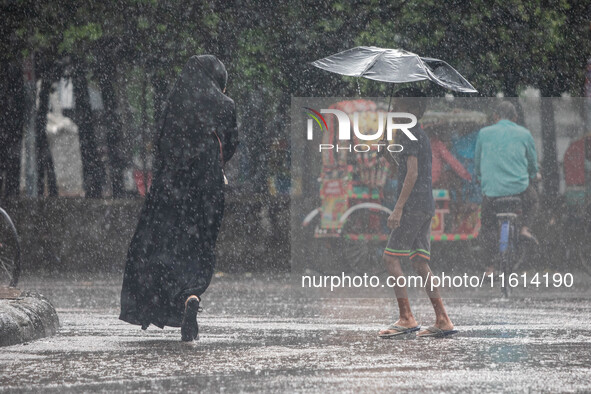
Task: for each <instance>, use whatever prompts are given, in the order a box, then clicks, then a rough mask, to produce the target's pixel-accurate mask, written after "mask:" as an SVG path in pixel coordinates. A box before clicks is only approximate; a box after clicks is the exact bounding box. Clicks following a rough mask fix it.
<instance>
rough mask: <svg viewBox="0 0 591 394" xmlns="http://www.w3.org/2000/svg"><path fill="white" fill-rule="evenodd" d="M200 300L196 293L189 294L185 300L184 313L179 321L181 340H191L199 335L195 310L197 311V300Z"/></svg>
mask: <svg viewBox="0 0 591 394" xmlns="http://www.w3.org/2000/svg"><path fill="white" fill-rule="evenodd" d="M200 301H201V300H200V299H199V297H197V296H196V295H191V296H189V297H188V298H187V300H186V301H185V313H184V314H183V322H182V323H181V340H182V341H183V342H191V341H192V340H194V339H197V338H198V337H199V326H198V325H197V312H199V302H200Z"/></svg>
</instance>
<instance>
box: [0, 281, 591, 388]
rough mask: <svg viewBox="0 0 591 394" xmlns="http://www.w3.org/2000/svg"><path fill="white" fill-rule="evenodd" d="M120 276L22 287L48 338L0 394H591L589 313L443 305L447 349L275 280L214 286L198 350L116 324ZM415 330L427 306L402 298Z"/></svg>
mask: <svg viewBox="0 0 591 394" xmlns="http://www.w3.org/2000/svg"><path fill="white" fill-rule="evenodd" d="M119 285H120V278H103V279H102V280H93V281H88V282H83V281H77V282H71V281H61V280H41V279H35V278H28V279H26V278H25V280H23V282H22V287H23V288H26V287H32V288H37V289H39V290H40V291H42V292H43V293H44V294H45V295H47V296H48V297H49V298H50V299H51V300H52V302H53V303H54V305H55V306H56V308H57V310H58V313H59V315H60V320H61V324H62V327H61V329H60V331H59V333H58V334H57V335H56V336H54V337H50V338H45V339H40V340H38V341H35V342H32V343H29V344H27V345H16V346H8V347H4V348H0V391H13V390H14V391H19V392H21V391H25V392H26V391H29V392H40V391H43V392H64V391H66V392H69V391H71V392H78V391H84V392H88V391H108V392H112V391H123V390H130V391H165V390H171V391H175V392H178V391H180V390H191V391H196V390H215V391H221V390H227V391H261V390H262V391H294V390H296V391H313V392H318V391H325V392H340V391H345V392H359V391H368V392H374V391H376V390H380V391H406V392H411V391H412V392H416V391H427V392H454V391H488V392H499V391H534V392H535V391H550V392H556V391H590V390H591V382H590V380H589V376H590V375H591V367H590V365H589V360H590V359H591V346H590V345H591V326H590V325H589V324H588V322H589V321H590V318H591V303H590V302H589V298H588V293H586V296H585V297H583V298H577V299H567V298H566V297H557V298H556V299H553V300H536V299H523V298H518V297H515V298H513V299H510V300H508V301H503V300H501V299H498V298H495V299H491V300H482V299H480V300H474V299H472V300H471V299H466V298H461V297H460V296H458V297H452V296H451V294H448V295H450V297H449V299H447V300H446V303H447V305H448V308H449V312H450V315H451V317H452V319H454V322H455V324H456V326H457V328H458V329H459V330H461V332H460V334H458V335H457V337H456V338H453V339H444V340H428V339H420V340H419V339H407V340H381V339H378V338H377V337H376V334H377V331H378V330H379V329H380V328H382V327H384V326H386V325H387V324H388V323H389V322H391V321H392V317H393V308H394V302H393V300H387V299H338V298H333V299H323V300H319V299H312V300H305V299H302V298H299V297H296V296H295V295H294V293H292V292H291V291H290V282H289V281H287V280H285V279H284V278H283V277H277V276H276V277H273V278H271V279H266V278H263V277H257V276H255V277H247V276H244V275H242V276H239V277H228V276H225V277H223V278H214V281H213V284H212V286H211V288H210V290H209V291H208V292H207V293H206V294H205V297H204V302H203V307H204V309H205V311H204V312H203V314H201V315H199V322H200V328H201V340H200V341H198V342H195V343H193V344H186V343H181V342H180V341H179V339H180V334H179V330H178V329H173V328H167V329H165V330H160V329H158V328H154V327H150V328H149V329H148V330H147V331H145V332H144V331H141V330H140V329H139V327H136V326H132V325H129V324H126V323H123V322H121V321H119V320H118V319H117V315H118V302H119V300H118V296H119ZM412 303H413V305H416V307H415V313H416V315H417V317H418V319H419V320H420V321H422V322H423V323H424V324H425V325H428V324H430V323H432V320H431V319H432V315H431V313H432V312H431V309H430V304H429V302H428V300H426V299H425V298H420V299H416V300H413V301H412Z"/></svg>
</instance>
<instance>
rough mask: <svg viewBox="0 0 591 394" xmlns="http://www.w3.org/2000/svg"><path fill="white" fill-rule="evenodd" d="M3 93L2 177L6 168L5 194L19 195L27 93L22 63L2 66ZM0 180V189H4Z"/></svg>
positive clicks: (0, 122)
mask: <svg viewBox="0 0 591 394" xmlns="http://www.w3.org/2000/svg"><path fill="white" fill-rule="evenodd" d="M2 68H3V70H2V71H3V73H2V77H1V78H2V84H1V86H3V90H4V91H3V92H0V94H2V97H1V99H0V103H1V106H2V110H3V111H4V116H2V117H0V179H1V178H2V177H1V172H2V171H4V177H3V178H4V192H5V195H6V196H18V194H19V184H20V164H21V143H22V138H23V126H24V122H25V112H24V110H25V108H26V105H25V92H24V84H23V69H22V66H21V64H20V62H17V61H12V62H6V63H4V64H3V65H2ZM1 186H2V182H1V181H0V191H1V190H2V187H1Z"/></svg>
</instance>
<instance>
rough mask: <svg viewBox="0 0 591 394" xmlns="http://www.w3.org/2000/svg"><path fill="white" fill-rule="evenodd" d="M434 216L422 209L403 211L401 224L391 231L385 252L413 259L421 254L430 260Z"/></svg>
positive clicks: (389, 254)
mask: <svg viewBox="0 0 591 394" xmlns="http://www.w3.org/2000/svg"><path fill="white" fill-rule="evenodd" d="M432 217H433V216H432V215H430V214H428V213H426V212H421V211H415V212H409V213H407V212H403V213H402V217H401V218H400V226H398V227H396V228H395V229H394V230H392V232H391V233H390V238H389V239H388V244H387V245H386V250H384V254H386V255H388V256H396V257H410V258H411V259H414V258H415V257H417V256H419V257H422V258H424V259H426V260H430V258H431V219H432Z"/></svg>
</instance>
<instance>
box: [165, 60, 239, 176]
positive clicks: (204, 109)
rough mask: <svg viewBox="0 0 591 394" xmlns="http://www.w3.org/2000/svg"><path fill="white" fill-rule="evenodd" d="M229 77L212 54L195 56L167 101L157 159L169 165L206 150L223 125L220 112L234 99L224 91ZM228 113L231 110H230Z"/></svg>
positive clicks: (222, 65)
mask: <svg viewBox="0 0 591 394" xmlns="http://www.w3.org/2000/svg"><path fill="white" fill-rule="evenodd" d="M227 80H228V72H227V71H226V67H224V64H223V63H222V62H221V61H220V60H219V59H217V58H216V57H215V56H212V55H199V56H192V57H191V58H190V59H189V60H188V61H187V63H186V64H185V66H184V67H183V71H182V72H181V75H180V76H179V77H178V78H177V80H176V82H175V84H174V87H173V89H172V91H171V93H170V96H169V97H168V99H167V101H166V106H165V108H164V111H163V116H162V122H161V125H160V132H159V134H158V135H159V138H158V141H157V148H158V153H157V157H156V160H157V161H158V162H161V161H164V162H167V163H168V164H169V165H173V164H174V163H175V162H178V161H179V160H180V161H181V163H180V164H182V165H184V164H186V160H187V159H188V158H190V157H194V156H195V154H196V153H197V152H196V150H198V151H199V150H201V149H206V145H207V143H208V142H210V140H211V138H210V137H209V135H213V132H214V131H216V128H218V127H219V124H220V121H223V119H220V114H221V113H222V114H223V113H224V109H225V108H227V107H228V106H231V107H232V108H233V106H234V104H233V101H232V100H231V99H230V98H229V97H228V96H226V95H225V94H224V93H223V90H224V89H225V87H226V82H227ZM226 112H227V111H226Z"/></svg>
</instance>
